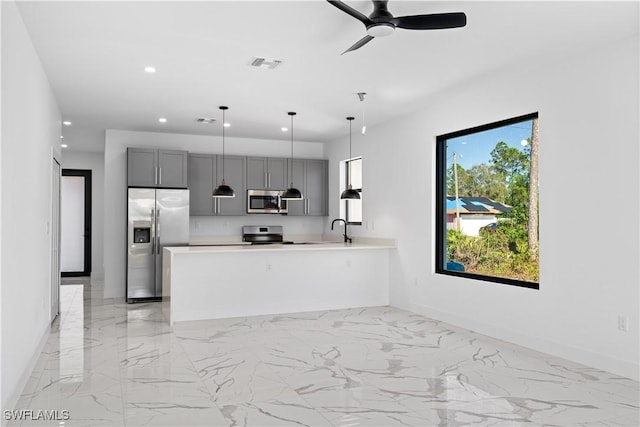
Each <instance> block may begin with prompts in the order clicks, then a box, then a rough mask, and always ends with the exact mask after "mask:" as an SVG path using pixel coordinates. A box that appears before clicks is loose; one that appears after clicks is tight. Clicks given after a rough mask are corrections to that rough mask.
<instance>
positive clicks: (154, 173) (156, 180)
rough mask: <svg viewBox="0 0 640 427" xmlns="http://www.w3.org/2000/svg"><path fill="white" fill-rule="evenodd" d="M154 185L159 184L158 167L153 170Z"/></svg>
mask: <svg viewBox="0 0 640 427" xmlns="http://www.w3.org/2000/svg"><path fill="white" fill-rule="evenodd" d="M153 185H158V168H155V169H154V170H153Z"/></svg>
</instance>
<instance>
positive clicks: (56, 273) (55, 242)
mask: <svg viewBox="0 0 640 427" xmlns="http://www.w3.org/2000/svg"><path fill="white" fill-rule="evenodd" d="M50 229H51V311H50V316H49V317H50V319H49V320H51V322H53V321H54V320H55V319H56V317H57V316H58V314H60V163H58V161H57V160H56V158H55V157H54V158H53V162H52V166H51V228H50Z"/></svg>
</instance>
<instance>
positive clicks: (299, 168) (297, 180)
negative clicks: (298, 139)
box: [286, 159, 307, 216]
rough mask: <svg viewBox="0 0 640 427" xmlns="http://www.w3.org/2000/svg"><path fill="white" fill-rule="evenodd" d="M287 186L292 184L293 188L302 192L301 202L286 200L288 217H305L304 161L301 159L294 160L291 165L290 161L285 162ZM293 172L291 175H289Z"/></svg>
mask: <svg viewBox="0 0 640 427" xmlns="http://www.w3.org/2000/svg"><path fill="white" fill-rule="evenodd" d="M287 171H288V173H287V177H288V179H287V186H286V188H289V184H290V183H291V182H293V186H294V187H296V188H297V189H298V190H300V191H301V192H302V197H304V199H303V200H287V208H288V211H289V213H288V215H289V216H300V215H306V206H307V205H306V203H307V201H306V198H307V194H306V190H305V161H304V160H301V159H294V160H293V164H292V163H291V159H289V160H287ZM292 171H293V175H291V173H292Z"/></svg>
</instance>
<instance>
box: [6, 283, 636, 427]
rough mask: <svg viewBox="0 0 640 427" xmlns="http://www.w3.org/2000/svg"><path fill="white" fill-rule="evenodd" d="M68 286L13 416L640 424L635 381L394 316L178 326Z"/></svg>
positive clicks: (162, 421)
mask: <svg viewBox="0 0 640 427" xmlns="http://www.w3.org/2000/svg"><path fill="white" fill-rule="evenodd" d="M64 282H65V284H64V285H63V286H62V287H61V307H62V309H61V314H60V316H59V317H58V319H56V321H55V322H54V323H53V324H52V327H51V333H50V336H49V339H48V342H47V343H46V345H45V348H44V350H43V352H42V354H41V355H40V357H39V359H38V361H37V363H36V366H35V367H34V369H33V372H32V373H31V376H30V377H29V379H28V382H27V384H26V386H25V387H24V390H23V393H22V395H21V396H20V399H19V400H18V403H17V405H16V408H15V410H16V411H21V410H22V411H27V412H26V413H30V414H32V415H33V414H34V413H37V411H45V410H49V411H51V410H59V411H62V410H64V411H68V413H69V419H68V420H64V426H65V427H67V426H94V425H95V426H147V425H148V426H285V425H295V426H344V427H355V426H438V427H440V426H442V427H444V426H474V427H475V426H491V427H494V426H495V427H498V426H508V427H515V426H536V427H537V426H563V427H566V426H634V427H637V426H639V425H640V415H639V412H640V404H639V400H640V397H639V385H638V382H637V381H633V380H630V379H628V378H622V377H619V376H616V375H613V374H611V373H608V372H603V371H599V370H597V369H593V368H589V367H586V366H583V365H580V364H577V363H573V362H570V361H567V360H563V359H560V358H557V357H554V356H550V355H547V354H544V353H540V352H537V351H534V350H530V349H526V348H523V347H519V346H517V345H513V344H511V343H508V342H504V341H501V340H497V339H494V338H491V337H487V336H483V335H480V334H477V333H475V332H473V331H468V330H465V329H461V328H458V327H455V326H452V325H448V324H446V323H443V322H439V321H436V320H433V319H429V318H426V317H424V316H420V315H418V314H414V313H410V312H407V311H403V310H398V309H395V308H392V307H367V308H351V309H346V310H328V311H316V312H310V313H293V314H279V315H271V316H255V317H243V318H233V319H216V320H207V321H196V322H183V323H178V324H176V325H174V326H173V327H170V326H169V325H168V323H167V322H166V320H165V318H164V316H163V314H162V309H161V304H160V303H158V302H152V303H141V304H127V303H126V302H125V301H124V299H122V298H116V299H113V298H103V295H104V288H103V285H102V284H101V283H100V282H96V281H90V280H87V279H77V278H74V279H65V281H64ZM28 411H31V412H28ZM7 425H9V426H21V425H24V426H30V425H39V426H43V425H56V426H60V425H62V424H60V423H59V420H52V421H51V422H49V423H48V422H44V421H43V420H42V419H40V420H36V419H28V418H26V419H22V420H11V421H9V422H8V423H7Z"/></svg>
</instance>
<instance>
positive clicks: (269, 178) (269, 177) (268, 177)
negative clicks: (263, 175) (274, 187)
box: [267, 172, 271, 188]
mask: <svg viewBox="0 0 640 427" xmlns="http://www.w3.org/2000/svg"><path fill="white" fill-rule="evenodd" d="M267 187H269V188H271V172H268V173H267Z"/></svg>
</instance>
